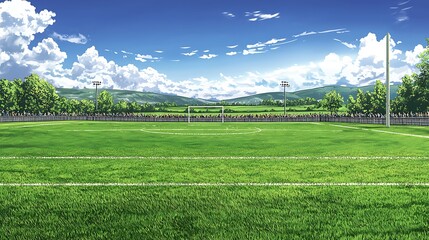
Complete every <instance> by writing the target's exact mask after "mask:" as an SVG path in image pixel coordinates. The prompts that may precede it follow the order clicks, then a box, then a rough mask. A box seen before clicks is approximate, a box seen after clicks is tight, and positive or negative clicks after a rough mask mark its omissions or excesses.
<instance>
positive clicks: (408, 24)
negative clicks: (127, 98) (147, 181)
mask: <svg viewBox="0 0 429 240" xmlns="http://www.w3.org/2000/svg"><path fill="white" fill-rule="evenodd" d="M0 6H1V8H0V11H1V12H2V13H7V14H2V17H1V19H2V22H0V30H2V28H3V29H5V30H4V31H0V47H1V48H0V49H1V50H0V74H1V75H2V77H6V78H14V77H24V76H25V74H28V73H29V72H36V73H38V74H40V75H42V76H43V77H44V78H45V79H47V80H48V81H50V82H52V83H53V84H54V85H56V86H59V87H60V86H61V87H80V88H82V87H91V84H90V83H91V81H92V80H101V81H102V82H103V86H104V87H106V88H120V89H130V90H138V91H152V92H161V93H169V94H178V95H184V96H188V97H199V98H217V99H224V98H230V97H239V96H244V95H247V94H254V93H260V92H268V91H280V87H279V82H280V81H281V80H287V81H289V82H290V83H291V89H290V90H291V91H292V90H299V89H305V88H310V87H318V86H324V85H332V84H337V85H353V86H361V85H367V84H371V83H373V82H374V81H375V80H376V79H380V78H382V77H383V72H382V71H383V64H384V62H383V59H382V56H383V55H384V53H383V51H385V50H383V49H382V48H383V46H384V45H385V43H383V38H384V36H385V34H386V33H387V32H390V33H391V35H392V39H393V40H392V42H391V47H392V56H393V57H392V58H393V59H392V66H393V69H392V72H393V74H392V77H393V80H394V81H396V82H399V81H400V78H401V77H402V76H403V75H404V74H409V73H411V72H412V71H415V68H414V64H415V63H416V61H417V60H416V56H417V54H418V53H419V52H421V51H423V47H425V46H426V42H425V38H427V37H429V34H428V31H427V30H426V28H427V24H428V23H429V19H428V17H427V16H426V15H425V9H428V7H429V2H428V1H426V0H409V1H405V0H400V1H396V0H386V1H368V0H363V1H362V0H347V1H344V0H330V1H317V0H288V1H285V0H266V1H260V0H241V1H231V0H216V1H214V0H187V1H171V0H169V1H165V0H143V1H135V0H122V1H113V0H105V1H82V0H75V1H56V0H37V1H30V2H28V1H21V0H11V1H1V2H0ZM7 16H10V17H8V18H7ZM17 23H18V24H17ZM14 28H15V29H14ZM12 29H14V30H13V31H12ZM20 31H21V32H22V34H16V33H17V32H20ZM12 40H13V41H12Z"/></svg>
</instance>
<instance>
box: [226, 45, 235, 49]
mask: <svg viewBox="0 0 429 240" xmlns="http://www.w3.org/2000/svg"><path fill="white" fill-rule="evenodd" d="M226 47H227V48H230V49H233V48H236V47H238V45H230V46H226Z"/></svg>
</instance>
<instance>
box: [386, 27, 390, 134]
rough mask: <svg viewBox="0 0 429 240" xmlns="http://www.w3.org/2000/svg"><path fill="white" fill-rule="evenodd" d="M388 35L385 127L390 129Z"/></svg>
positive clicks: (387, 45) (388, 40)
mask: <svg viewBox="0 0 429 240" xmlns="http://www.w3.org/2000/svg"><path fill="white" fill-rule="evenodd" d="M389 52H390V34H389V33H387V36H386V90H387V92H386V127H388V128H389V127H390V73H389V71H390V56H389V54H390V53H389Z"/></svg>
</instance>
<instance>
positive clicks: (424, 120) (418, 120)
mask: <svg viewBox="0 0 429 240" xmlns="http://www.w3.org/2000/svg"><path fill="white" fill-rule="evenodd" d="M40 121H118V122H187V121H188V118H187V117H186V116H167V117H164V116H159V117H157V116H150V117H149V116H0V122H40ZM192 122H222V119H221V118H219V117H211V116H209V117H192ZM225 122H338V123H362V124H385V122H386V119H385V118H384V117H345V116H329V115H312V116H286V117H283V116H279V117H252V116H244V117H241V116H240V117H235V116H234V117H231V116H225ZM391 124H392V125H415V126H429V117H392V118H391Z"/></svg>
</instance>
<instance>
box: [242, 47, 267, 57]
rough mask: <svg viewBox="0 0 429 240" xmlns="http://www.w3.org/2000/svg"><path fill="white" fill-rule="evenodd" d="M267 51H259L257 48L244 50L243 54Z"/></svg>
mask: <svg viewBox="0 0 429 240" xmlns="http://www.w3.org/2000/svg"><path fill="white" fill-rule="evenodd" d="M265 52H266V51H258V50H257V49H254V48H252V49H249V50H246V49H245V50H243V55H244V56H246V55H253V54H260V53H265Z"/></svg>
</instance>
